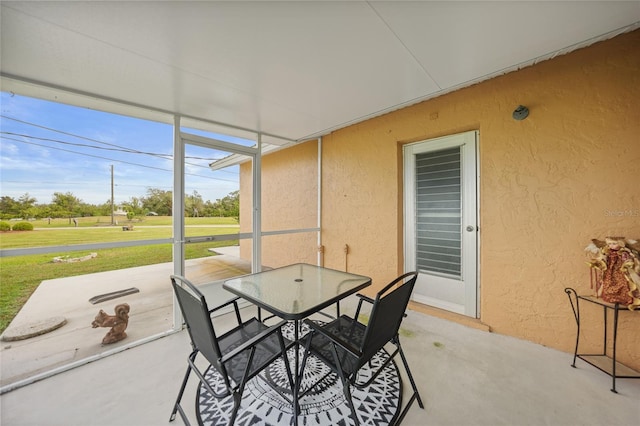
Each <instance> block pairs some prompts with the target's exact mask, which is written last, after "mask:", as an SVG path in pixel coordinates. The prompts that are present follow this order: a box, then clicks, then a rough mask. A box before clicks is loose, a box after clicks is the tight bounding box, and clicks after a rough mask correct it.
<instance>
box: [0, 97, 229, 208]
mask: <svg viewBox="0 0 640 426" xmlns="http://www.w3.org/2000/svg"><path fill="white" fill-rule="evenodd" d="M0 106H1V108H0V111H1V112H0V115H1V117H0V132H1V133H0V195H1V196H10V197H13V198H15V199H17V198H19V197H20V196H22V195H23V194H25V193H29V195H30V196H31V197H34V198H36V199H37V200H38V203H49V202H51V197H52V195H53V193H54V192H63V193H66V192H71V193H73V194H74V195H75V196H76V197H78V198H80V199H81V200H82V201H84V202H86V203H90V204H102V203H105V202H107V201H109V200H110V198H111V165H113V169H114V199H115V202H116V204H119V203H121V202H123V201H128V200H129V199H130V198H131V197H142V196H145V195H146V192H147V188H150V187H152V188H159V189H163V190H171V189H172V181H173V172H172V168H173V160H172V152H173V127H172V126H171V125H168V124H163V123H156V122H151V121H145V120H140V119H135V118H130V117H124V116H119V115H115V114H109V113H104V112H100V111H95V110H90V109H86V108H78V107H73V106H69V105H63V104H57V103H54V102H48V101H43V100H38V99H33V98H28V97H24V96H19V95H13V94H10V93H5V92H1V93H0ZM212 136H213V137H217V138H219V139H223V140H232V138H228V137H223V136H221V135H212ZM131 151H136V152H131ZM185 152H186V156H187V157H190V158H187V160H186V163H187V164H186V165H185V171H186V173H187V176H186V183H185V192H186V193H188V194H191V193H193V191H194V190H196V191H198V193H199V194H200V195H202V197H203V199H204V200H211V201H215V200H216V199H218V198H222V197H224V196H225V195H227V194H228V193H230V192H232V191H235V190H237V189H238V171H237V168H233V169H225V170H221V171H216V172H212V171H211V170H210V169H209V168H208V167H207V165H208V164H209V163H210V162H211V161H212V160H213V159H216V158H220V157H221V156H224V155H226V153H221V152H220V151H215V150H212V149H204V148H199V147H195V146H187V148H186V151H185Z"/></svg>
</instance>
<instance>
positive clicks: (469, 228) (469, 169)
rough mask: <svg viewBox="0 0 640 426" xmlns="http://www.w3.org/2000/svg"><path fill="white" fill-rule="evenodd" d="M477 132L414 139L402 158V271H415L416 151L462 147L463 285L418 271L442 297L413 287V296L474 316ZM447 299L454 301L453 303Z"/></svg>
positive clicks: (476, 290)
mask: <svg viewBox="0 0 640 426" xmlns="http://www.w3.org/2000/svg"><path fill="white" fill-rule="evenodd" d="M478 135H479V132H478V131H470V132H465V133H460V134H455V135H450V136H444V137H440V138H435V139H429V140H423V141H419V142H415V143H412V144H409V145H405V146H404V147H403V157H404V191H405V192H404V209H405V210H404V241H405V244H404V259H405V271H413V270H417V266H416V244H415V240H416V218H415V211H416V210H415V206H416V199H415V198H416V184H415V173H416V172H415V156H416V154H419V153H423V152H430V151H438V150H442V149H447V148H452V147H455V146H461V160H462V167H461V175H462V180H461V189H462V206H463V207H462V214H463V217H462V221H461V230H460V232H461V239H462V251H461V256H462V271H461V278H459V279H457V281H458V282H460V283H463V284H464V285H463V286H455V285H453V286H452V285H448V284H447V283H452V282H454V281H456V280H455V279H452V278H450V277H447V276H446V275H444V274H435V273H428V274H425V273H420V276H419V281H422V282H423V284H422V285H423V286H425V287H427V286H429V285H431V286H432V287H436V286H438V287H439V290H438V291H443V292H444V293H447V294H443V297H442V298H434V297H430V296H428V295H425V294H420V290H419V289H420V286H419V285H417V286H416V290H414V294H413V297H412V298H413V299H414V300H415V301H416V302H419V303H423V304H426V305H429V306H434V307H438V308H441V309H445V310H448V311H452V312H456V313H459V314H463V315H466V316H470V317H473V318H478V317H479V316H480V303H479V301H480V297H479V296H480V286H479V284H480V280H479V242H480V238H479V232H478V207H479V198H478V195H479V186H478V184H479V175H478V164H477V163H478V161H477V160H478V155H477V145H478ZM447 299H453V300H456V301H457V302H456V303H452V302H450V301H448V300H447Z"/></svg>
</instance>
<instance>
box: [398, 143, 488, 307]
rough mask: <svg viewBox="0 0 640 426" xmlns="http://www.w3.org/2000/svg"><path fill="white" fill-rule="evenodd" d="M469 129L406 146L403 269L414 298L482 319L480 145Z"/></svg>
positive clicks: (417, 300)
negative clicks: (412, 279) (411, 279)
mask: <svg viewBox="0 0 640 426" xmlns="http://www.w3.org/2000/svg"><path fill="white" fill-rule="evenodd" d="M477 139H478V132H477V131H473V132H466V133H461V134H457V135H452V136H446V137H442V138H437V139H430V140H426V141H421V142H417V143H413V144H410V145H407V146H405V147H404V190H405V192H404V194H405V195H404V199H405V202H404V204H405V250H404V252H405V270H406V271H418V272H419V275H418V281H417V282H416V286H415V288H414V291H413V299H414V300H415V301H416V302H420V303H423V304H426V305H429V306H434V307H437V308H441V309H446V310H448V311H452V312H456V313H459V314H463V315H467V316H470V317H474V318H475V317H478V316H479V312H478V305H479V303H478V279H477V277H478V255H477V253H478V218H477V167H476V145H477Z"/></svg>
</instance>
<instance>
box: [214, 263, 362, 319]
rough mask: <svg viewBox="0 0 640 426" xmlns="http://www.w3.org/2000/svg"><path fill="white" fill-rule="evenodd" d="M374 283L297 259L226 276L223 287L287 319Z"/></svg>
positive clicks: (307, 313)
mask: <svg viewBox="0 0 640 426" xmlns="http://www.w3.org/2000/svg"><path fill="white" fill-rule="evenodd" d="M370 284H371V278H369V277H365V276H363V275H357V274H352V273H349V272H342V271H337V270H334V269H329V268H324V267H320V266H315V265H309V264H306V263H297V264H294V265H289V266H284V267H282V268H276V269H272V270H269V271H264V272H259V273H256V274H250V275H244V276H241V277H237V278H233V279H230V280H227V281H226V282H225V283H224V284H223V288H224V289H226V290H228V291H230V292H231V293H233V294H236V295H238V296H240V297H242V298H244V299H246V300H248V301H250V302H251V303H253V304H255V305H256V306H259V307H261V308H264V309H265V310H267V311H269V312H271V313H273V314H275V315H277V316H279V317H280V318H283V319H287V320H299V319H302V318H305V317H307V316H309V315H311V314H313V313H315V312H318V311H320V310H322V309H324V308H325V307H327V306H329V305H331V304H333V303H335V302H337V301H338V300H340V299H342V298H344V297H347V296H349V295H351V294H353V293H356V292H357V291H359V290H361V289H363V288H365V287H367V286H368V285H370Z"/></svg>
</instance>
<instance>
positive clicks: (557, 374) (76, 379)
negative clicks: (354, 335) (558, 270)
mask: <svg viewBox="0 0 640 426" xmlns="http://www.w3.org/2000/svg"><path fill="white" fill-rule="evenodd" d="M218 260H220V259H218ZM192 267H194V266H193V265H192ZM193 271H194V272H193V273H194V276H197V274H198V272H197V268H196V269H193ZM157 273H158V274H159V275H158V276H159V277H160V275H162V276H161V279H162V280H167V279H168V278H167V277H168V274H169V273H170V272H167V271H164V270H162V269H160V270H159V271H158V272H157ZM205 275H206V274H205ZM133 276H134V275H132V274H131V273H129V274H128V277H129V278H132V277H133ZM123 283H124V281H123ZM131 286H136V285H135V284H131V281H128V282H126V284H123V288H126V287H131ZM167 286H169V284H168V282H167ZM141 290H142V289H141ZM112 291H113V289H112ZM141 292H142V291H141ZM169 294H170V293H169ZM93 295H94V294H91V295H90V296H89V297H91V296H93ZM83 297H84V295H83ZM85 299H86V298H85ZM115 303H118V302H117V301H111V302H110V304H111V305H115ZM354 303H355V298H351V299H348V300H347V301H346V302H345V303H343V304H342V309H343V312H352V311H353V308H354ZM140 306H143V305H142V304H141V305H140ZM98 309H99V308H96V306H93V305H91V315H92V316H93V315H95V313H96V312H97V310H98ZM140 310H141V309H140ZM94 311H96V312H94ZM132 311H133V309H132ZM242 311H243V316H244V317H245V318H248V317H249V316H250V315H254V314H255V309H254V308H253V307H245V308H243V310H242ZM82 315H87V314H86V313H85V314H82ZM82 315H81V316H82ZM167 315H169V316H168V317H167V318H165V317H164V316H160V317H161V318H163V319H162V320H163V321H169V322H170V321H171V319H170V314H167ZM73 321H78V323H79V324H80V323H81V324H84V323H85V322H86V319H85V318H78V319H74V318H72V321H70V324H73ZM232 321H233V318H232V317H231V316H230V315H223V316H221V317H218V318H216V319H215V323H216V326H217V327H220V329H224V328H226V327H229V326H230V324H231V322H232ZM89 322H90V321H89ZM169 326H170V324H169V323H168V322H167V323H166V324H162V326H161V327H160V329H164V330H166V329H167V328H169ZM65 327H67V326H65ZM82 327H85V328H86V325H83V326H82ZM82 327H80V328H82ZM63 329H64V327H63ZM70 329H71V328H70ZM60 330H62V329H60ZM106 331H107V330H106V329H100V330H96V329H93V330H92V329H90V328H89V330H84V331H81V332H83V333H90V337H87V338H90V340H91V342H92V345H94V346H97V348H99V347H100V345H99V344H98V345H95V342H96V341H97V342H99V340H100V339H101V338H102V336H103V335H104V333H105V332H106ZM76 332H77V331H76ZM136 333H138V331H132V334H133V335H131V338H135V337H136V335H135V334H136ZM87 335H88V334H87ZM147 335H150V334H147ZM401 339H402V344H403V347H404V349H405V352H406V354H407V358H408V360H409V363H410V365H411V368H412V372H413V374H414V376H415V378H416V382H417V384H418V388H419V390H420V393H421V395H422V399H423V401H424V403H425V409H424V410H421V409H420V408H419V407H418V405H417V403H415V404H414V405H413V406H412V408H411V410H410V411H409V413H408V415H407V417H406V418H405V421H404V422H403V424H404V425H416V426H418V425H420V426H421V425H598V426H600V425H629V426H631V425H637V424H638V419H640V403H639V402H640V380H624V379H619V380H618V381H617V388H618V392H619V393H618V394H614V393H612V392H610V391H609V389H610V388H611V379H610V378H609V377H608V376H606V375H605V374H603V373H601V372H600V371H598V370H596V369H595V368H593V367H591V366H589V365H587V364H585V363H584V362H582V361H580V360H578V362H577V368H576V369H574V368H571V366H570V364H571V362H572V358H573V355H572V354H567V353H563V352H560V351H556V350H553V349H549V348H546V347H543V346H540V345H537V344H533V343H530V342H527V341H523V340H518V339H515V338H511V337H508V336H502V335H498V334H493V333H489V332H486V331H482V330H477V329H474V328H470V327H465V326H463V325H460V324H456V323H454V322H451V321H447V320H444V319H440V318H435V317H432V316H428V315H425V314H422V313H419V312H415V311H410V312H409V315H408V317H407V318H406V319H405V320H404V322H403V326H402V330H401ZM54 342H55V341H54ZM5 346H7V343H6V342H3V347H5ZM53 347H55V345H53ZM11 350H13V349H9V350H6V349H5V350H3V351H2V352H1V354H2V364H3V365H4V364H5V360H6V356H7V354H8V353H9V352H11ZM189 352H190V345H189V339H188V335H187V333H186V331H180V332H177V333H173V334H170V335H167V336H166V337H162V338H159V339H156V340H153V341H151V342H148V343H145V344H143V345H140V346H136V347H134V348H131V349H128V350H125V351H122V352H119V353H116V354H114V355H111V356H109V357H106V358H102V359H97V360H96V361H94V362H91V363H89V364H86V365H81V366H79V367H77V368H74V369H71V370H68V371H64V372H61V373H59V374H56V375H53V376H51V377H48V378H46V379H43V380H40V381H37V382H35V383H32V384H29V385H26V386H23V387H20V388H17V389H15V390H11V391H9V392H6V393H4V394H2V395H0V412H1V413H0V424H2V425H3V426H9V425H34V426H35V425H141V426H142V425H165V424H169V423H168V419H169V414H170V412H171V409H172V405H173V403H174V400H175V397H176V395H177V392H178V388H179V386H180V382H181V380H182V376H183V374H184V371H185V369H186V365H187V364H186V358H187V355H188V354H189ZM36 358H37V356H36ZM61 358H63V357H62V356H61ZM25 362H27V361H25ZM28 362H38V361H37V359H35V360H31V361H28ZM3 368H4V367H3ZM16 368H17V367H16ZM400 370H401V371H402V368H401V369H400ZM3 375H4V372H3ZM407 382H408V381H407V380H404V381H403V383H404V384H405V395H406V394H408V390H407V386H406V384H407ZM195 390H196V381H195V380H194V379H193V378H192V379H191V381H190V382H189V386H188V389H187V393H186V394H185V400H184V404H183V406H184V407H186V408H187V409H190V410H189V411H190V412H189V415H190V418H191V421H192V422H193V423H195V422H196V417H195V411H194V408H193V407H194V399H195ZM174 423H175V424H182V422H181V420H180V419H179V418H178V419H176V421H175V422H174ZM172 424H173V423H172Z"/></svg>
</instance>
